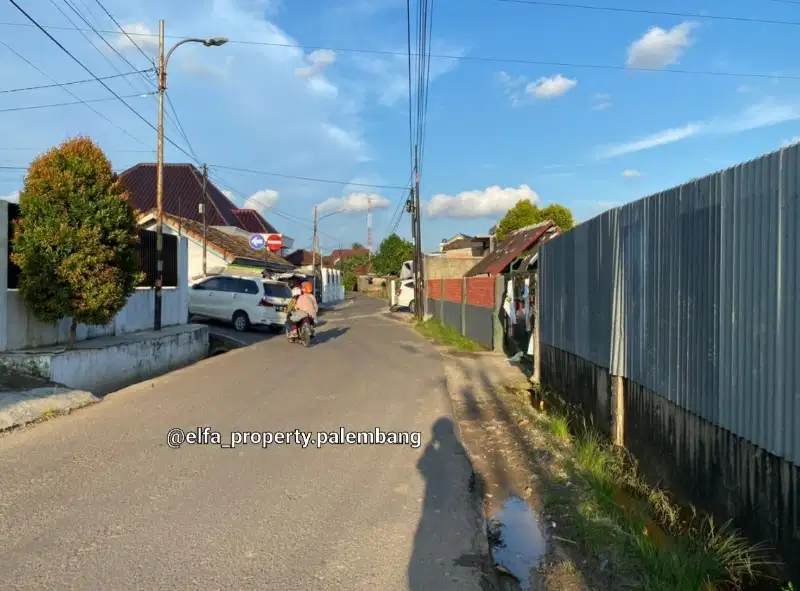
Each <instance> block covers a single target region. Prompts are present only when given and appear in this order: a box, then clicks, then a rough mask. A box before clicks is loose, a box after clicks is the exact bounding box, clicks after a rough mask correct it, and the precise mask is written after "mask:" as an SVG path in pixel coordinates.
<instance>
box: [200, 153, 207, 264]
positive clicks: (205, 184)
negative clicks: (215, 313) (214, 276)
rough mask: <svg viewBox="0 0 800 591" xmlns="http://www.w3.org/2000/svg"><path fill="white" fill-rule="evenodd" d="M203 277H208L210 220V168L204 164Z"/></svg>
mask: <svg viewBox="0 0 800 591" xmlns="http://www.w3.org/2000/svg"><path fill="white" fill-rule="evenodd" d="M201 207H202V208H203V212H202V213H203V277H205V276H206V251H207V249H208V241H207V236H206V235H207V233H208V223H207V222H208V220H207V218H206V209H207V208H208V166H206V165H205V164H203V204H202V205H201Z"/></svg>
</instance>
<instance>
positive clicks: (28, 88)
mask: <svg viewBox="0 0 800 591" xmlns="http://www.w3.org/2000/svg"><path fill="white" fill-rule="evenodd" d="M151 72H155V70H153V69H152V68H151V69H149V70H136V71H134V72H125V73H121V74H114V75H113V76H100V80H112V79H114V78H123V77H125V76H135V75H137V74H148V73H151ZM87 82H97V80H96V79H95V78H86V79H84V80H73V81H72V82H57V83H55V84H42V85H40V86H26V87H25V88H7V89H5V90H0V94H8V93H11V92H27V91H29V90H44V89H45V88H57V87H63V86H74V85H75V84H86V83H87Z"/></svg>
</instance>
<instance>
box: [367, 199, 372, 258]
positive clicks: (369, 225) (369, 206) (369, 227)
mask: <svg viewBox="0 0 800 591" xmlns="http://www.w3.org/2000/svg"><path fill="white" fill-rule="evenodd" d="M367 250H368V251H369V256H370V257H372V199H367Z"/></svg>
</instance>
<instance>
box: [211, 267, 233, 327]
mask: <svg viewBox="0 0 800 591" xmlns="http://www.w3.org/2000/svg"><path fill="white" fill-rule="evenodd" d="M216 280H217V283H216V284H215V286H214V287H215V289H214V291H213V293H212V295H211V298H210V299H209V314H208V315H209V317H211V318H214V319H215V320H230V319H231V318H233V313H234V311H235V308H234V307H233V304H234V300H233V296H234V294H235V292H236V281H237V280H236V279H234V278H233V277H217V278H216Z"/></svg>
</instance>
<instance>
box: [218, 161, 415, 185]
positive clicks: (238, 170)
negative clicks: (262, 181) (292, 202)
mask: <svg viewBox="0 0 800 591" xmlns="http://www.w3.org/2000/svg"><path fill="white" fill-rule="evenodd" d="M209 166H210V167H213V168H218V169H220V170H230V171H233V172H244V173H249V174H260V175H265V176H277V177H281V178H286V179H295V180H300V181H312V182H315V183H330V184H333V185H353V186H354V187H371V188H375V189H405V188H406V187H401V186H399V185H371V184H368V183H355V182H352V181H334V180H331V179H320V178H314V177H307V176H296V175H292V174H282V173H278V172H266V171H261V170H251V169H248V168H236V167H234V166H223V165H222V164H209Z"/></svg>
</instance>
